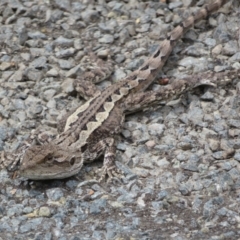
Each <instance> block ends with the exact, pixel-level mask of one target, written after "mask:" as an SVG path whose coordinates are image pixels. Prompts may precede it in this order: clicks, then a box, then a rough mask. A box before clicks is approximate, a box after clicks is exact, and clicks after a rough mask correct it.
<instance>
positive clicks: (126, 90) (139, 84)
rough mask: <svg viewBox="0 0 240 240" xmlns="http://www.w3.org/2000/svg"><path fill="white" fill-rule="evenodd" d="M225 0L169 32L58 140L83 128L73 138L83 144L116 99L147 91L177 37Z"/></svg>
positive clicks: (73, 120)
mask: <svg viewBox="0 0 240 240" xmlns="http://www.w3.org/2000/svg"><path fill="white" fill-rule="evenodd" d="M226 2H227V0H217V1H215V2H214V3H211V4H208V5H206V6H205V7H204V8H202V9H200V10H199V11H198V12H197V13H194V14H192V15H191V16H190V17H188V18H187V19H186V20H184V21H183V22H182V23H181V24H180V25H178V26H177V27H176V28H174V29H173V30H172V31H171V32H170V34H169V37H168V38H167V39H165V40H164V41H163V42H162V44H161V45H160V46H159V47H158V48H157V49H156V51H155V52H154V53H153V55H152V56H151V57H150V58H149V59H148V60H147V61H146V62H145V63H144V64H143V65H142V66H141V67H140V68H139V69H138V70H136V71H134V72H133V73H132V74H130V75H129V76H128V77H127V78H125V79H123V80H121V81H119V82H118V83H116V84H114V85H112V86H109V87H108V88H106V89H105V90H104V91H102V93H101V94H100V95H98V96H96V97H94V98H92V99H90V100H88V101H87V102H86V103H85V104H84V105H83V106H81V107H79V108H77V109H76V111H75V112H74V113H73V114H72V115H71V116H70V117H69V118H68V120H67V122H66V125H65V131H64V132H63V133H62V134H61V135H60V136H59V138H58V139H57V141H56V143H57V144H61V143H64V144H65V145H67V146H70V145H71V144H72V142H71V140H70V138H69V136H73V132H75V131H76V130H77V128H80V129H81V131H80V135H79V136H76V135H75V136H74V137H73V139H72V141H77V140H78V139H81V144H82V145H84V144H85V143H86V142H87V139H88V137H89V136H90V134H91V133H93V132H94V131H95V130H96V129H97V128H98V127H100V126H101V124H102V123H103V122H104V121H105V120H106V119H107V118H108V116H109V114H110V112H111V111H112V110H113V108H114V106H115V105H116V104H117V102H119V101H122V99H124V96H127V95H128V94H131V93H135V92H142V91H144V90H145V89H146V88H147V87H148V86H149V85H150V84H151V83H152V82H153V80H154V78H155V77H156V76H157V74H158V73H159V71H160V70H161V68H162V67H163V65H164V64H165V62H166V60H167V58H168V56H169V55H170V53H171V51H172V49H173V47H174V46H175V44H176V42H177V40H178V39H180V38H181V36H182V35H183V34H184V33H185V32H186V31H187V30H188V29H189V28H190V27H192V26H193V25H194V24H195V23H197V22H198V21H200V20H201V19H203V18H205V17H207V16H208V15H209V14H210V13H212V12H214V11H216V10H218V8H220V7H221V6H222V5H223V4H225V3H226ZM78 131H79V130H78Z"/></svg>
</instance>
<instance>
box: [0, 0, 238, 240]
mask: <svg viewBox="0 0 240 240" xmlns="http://www.w3.org/2000/svg"><path fill="white" fill-rule="evenodd" d="M196 2H197V6H196V5H195V4H196ZM205 2H207V1H205ZM203 3H204V1H202V0H199V1H194V0H178V1H170V3H168V4H167V3H164V1H148V2H147V1H137V0H131V1H105V0H99V1H91V0H82V1H74V0H72V1H71V0H55V1H53V0H52V1H49V0H34V1H24V0H21V1H20V0H19V1H18V0H1V2H0V12H1V14H0V43H1V50H0V70H1V73H0V151H1V150H3V149H5V150H8V151H10V150H14V149H16V148H17V147H18V145H19V144H20V143H21V142H22V141H23V140H24V139H26V138H27V137H28V136H29V135H30V134H31V132H32V131H33V130H34V129H44V130H46V131H51V132H56V126H57V120H59V119H60V117H61V116H62V115H63V114H64V113H65V112H66V109H71V108H72V107H74V106H76V105H79V104H82V103H83V99H81V98H79V97H77V96H76V93H75V92H74V90H73V88H72V83H73V80H74V78H75V77H76V76H77V75H79V74H81V72H82V71H84V69H83V67H82V65H81V62H83V59H84V56H85V55H86V54H87V53H88V51H86V49H88V48H92V49H93V50H94V51H95V52H97V53H98V54H99V55H108V54H110V55H111V58H112V60H113V61H114V66H115V67H114V72H113V75H112V76H111V78H110V79H109V80H106V81H104V82H103V83H101V84H99V87H100V88H102V87H106V86H108V85H109V84H111V83H112V82H116V81H118V80H119V79H121V78H122V77H124V76H126V74H128V73H129V72H131V71H132V70H134V69H136V68H137V67H138V66H139V65H140V64H141V63H142V62H143V60H144V59H145V58H146V57H147V56H149V55H150V54H151V53H152V52H153V51H154V48H155V47H156V45H158V44H159V43H160V42H161V40H163V39H164V38H165V37H166V34H167V32H168V31H169V30H171V29H172V28H173V26H176V25H177V24H179V23H180V22H181V20H182V18H183V17H186V16H187V13H189V11H195V10H196V9H197V8H199V7H200V6H202V4H203ZM190 6H194V7H190ZM239 14H240V3H239V1H238V0H233V1H230V4H227V5H226V6H224V7H223V8H222V9H221V10H220V11H219V13H217V14H213V15H211V17H210V18H208V19H207V20H204V21H201V22H200V23H199V24H197V26H196V27H195V28H194V29H192V30H190V31H188V32H187V33H186V34H185V36H184V38H183V41H179V44H178V45H177V46H176V47H175V49H174V52H173V54H172V55H171V57H170V58H169V61H168V62H167V64H166V66H165V67H164V68H163V73H162V76H168V77H172V78H176V77H177V78H179V77H184V76H189V75H191V74H196V73H199V72H205V71H212V72H221V71H223V70H226V69H237V70H238V69H240V30H239V26H240V18H239ZM237 80H238V79H233V81H232V83H230V84H228V85H226V86H221V87H217V88H209V87H208V88H201V89H198V90H196V91H195V92H191V93H188V94H186V95H184V96H182V97H181V98H180V99H178V100H176V101H172V102H169V103H167V104H165V105H162V106H159V107H158V108H155V109H150V110H148V111H145V112H144V113H136V114H133V115H131V116H128V117H127V119H126V122H125V124H124V128H123V131H122V135H121V136H119V139H118V145H117V148H118V152H117V165H118V166H119V167H120V168H121V169H122V170H123V171H124V172H125V176H126V177H125V178H124V179H123V183H122V184H107V183H102V184H99V183H98V182H96V181H94V180H93V181H91V179H93V175H94V171H95V170H96V169H97V168H98V167H100V166H101V165H102V163H101V161H96V162H94V163H92V164H88V165H86V166H84V168H83V169H82V171H81V172H80V173H79V174H78V175H77V176H75V177H72V178H70V179H66V180H61V181H45V182H44V181H42V182H41V181H27V180H24V179H19V178H12V175H11V173H8V172H7V171H6V170H1V171H0V239H4V240H5V239H38V240H40V239H46V240H47V239H61V240H65V239H71V240H73V239H74V240H77V239H84V240H87V239H177V240H183V239H214V240H216V239H240V208H239V203H240V192H239V191H240V150H239V148H240V139H239V136H240V111H239V110H240V109H239V108H240V96H239V91H240V83H239V81H237ZM152 87H153V89H156V88H158V87H159V86H158V84H155V85H153V86H152Z"/></svg>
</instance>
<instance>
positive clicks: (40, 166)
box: [2, 0, 233, 181]
mask: <svg viewBox="0 0 240 240" xmlns="http://www.w3.org/2000/svg"><path fill="white" fill-rule="evenodd" d="M227 2H228V1H227V0H216V1H214V2H213V3H210V4H207V5H205V6H204V7H203V8H201V9H200V10H199V11H197V12H196V13H194V14H192V15H191V16H190V17H188V18H187V19H186V20H184V21H182V23H181V24H180V25H178V26H177V27H175V28H174V29H173V30H172V31H171V32H170V34H169V36H168V37H167V38H166V39H165V40H164V41H163V42H162V43H161V44H160V45H159V46H158V47H157V49H156V50H155V52H154V53H153V55H152V56H150V57H149V58H148V59H147V60H146V61H145V62H144V63H143V65H142V66H140V68H139V69H137V70H136V71H134V72H132V73H131V74H129V75H128V76H127V77H126V78H124V79H122V80H120V81H118V82H116V83H115V84H113V85H111V86H109V87H107V88H105V89H104V90H103V91H99V90H96V89H94V91H92V92H93V93H88V96H87V98H88V100H87V101H86V102H85V103H84V104H83V105H81V106H79V107H77V108H76V109H74V110H73V111H71V113H70V114H68V115H66V117H65V118H64V120H62V121H61V125H62V126H64V127H61V130H62V132H61V133H59V134H58V135H57V136H56V137H55V138H54V139H51V140H50V141H45V142H43V143H42V144H40V145H30V146H27V147H26V146H24V147H22V149H21V154H20V155H19V156H18V160H20V162H21V164H20V169H19V175H20V176H23V177H25V178H28V179H32V180H46V179H63V178H68V177H71V176H73V175H75V174H77V173H78V172H79V171H80V170H81V168H82V166H83V164H84V163H87V162H91V161H93V160H95V159H97V158H98V157H100V156H101V155H103V156H104V160H103V167H102V176H101V178H100V181H102V179H103V178H104V177H105V176H106V175H108V176H109V178H110V179H112V178H114V177H118V176H119V171H118V170H117V168H116V165H115V151H116V149H115V136H116V135H117V134H119V132H120V130H121V126H122V124H123V122H124V117H125V115H126V114H128V113H131V112H134V111H139V110H141V109H143V108H147V107H148V106H149V105H151V104H154V103H158V102H160V101H162V100H169V99H171V98H174V97H176V96H179V95H180V94H182V93H184V92H186V91H188V90H190V89H192V88H194V87H195V86H196V83H197V81H198V80H196V79H195V81H194V79H192V81H191V79H188V80H178V81H175V82H174V83H173V84H171V85H167V86H164V87H162V88H160V89H159V90H157V91H145V90H147V88H148V87H149V86H150V85H151V84H152V83H153V81H154V79H155V77H156V76H157V74H158V73H159V71H160V70H161V68H162V67H163V65H164V64H165V62H166V61H167V59H168V56H169V55H170V53H171V52H172V49H173V48H174V46H175V44H176V42H177V41H178V40H179V39H180V38H181V36H182V35H183V34H184V33H185V32H186V31H187V30H188V29H189V28H191V27H192V26H193V25H194V24H195V23H197V22H198V21H200V20H201V19H203V18H206V17H207V16H208V15H209V14H211V13H212V12H214V11H217V10H218V9H219V8H220V7H221V6H223V5H224V4H225V3H227ZM229 74H231V73H229ZM229 74H228V73H226V74H225V75H226V76H228V75H229ZM221 76H222V75H219V76H218V77H217V78H216V79H215V80H217V81H218V80H220V79H221ZM229 77H230V76H229ZM232 77H233V76H232ZM227 78H228V77H227ZM81 83H82V84H83V85H84V81H82V82H81ZM203 83H204V81H203ZM205 83H206V84H209V85H211V83H209V81H206V82H205ZM76 89H79V91H83V89H84V87H81V86H80V85H77V86H76ZM15 155H16V154H15ZM5 158H8V154H5V153H2V159H5ZM9 158H11V157H9Z"/></svg>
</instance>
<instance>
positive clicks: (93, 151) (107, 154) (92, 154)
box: [83, 137, 121, 182]
mask: <svg viewBox="0 0 240 240" xmlns="http://www.w3.org/2000/svg"><path fill="white" fill-rule="evenodd" d="M102 154H104V160H103V166H102V168H101V169H99V170H97V172H101V177H100V179H99V182H102V181H103V180H104V178H105V176H106V175H107V176H108V177H109V180H108V181H111V180H113V179H118V178H119V177H120V176H121V172H120V171H119V170H118V169H117V167H116V165H115V156H116V147H115V141H114V138H111V137H109V138H105V139H103V140H101V141H99V142H98V143H96V144H95V145H94V146H93V147H89V148H88V149H87V150H86V151H85V152H84V154H83V159H84V162H91V161H93V160H95V159H96V158H98V157H99V156H100V155H102Z"/></svg>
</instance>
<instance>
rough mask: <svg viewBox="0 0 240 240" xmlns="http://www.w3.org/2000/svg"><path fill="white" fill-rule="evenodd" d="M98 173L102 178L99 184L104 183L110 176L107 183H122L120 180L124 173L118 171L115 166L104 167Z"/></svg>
mask: <svg viewBox="0 0 240 240" xmlns="http://www.w3.org/2000/svg"><path fill="white" fill-rule="evenodd" d="M96 172H97V173H99V172H101V176H100V178H99V180H98V181H99V182H103V180H104V179H105V177H106V176H108V180H107V183H109V182H114V181H116V182H118V183H121V180H120V179H121V178H122V177H123V172H122V171H121V170H119V169H117V167H116V166H115V165H114V166H111V167H108V166H105V165H104V166H103V167H102V168H100V169H98V170H97V171H96Z"/></svg>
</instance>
